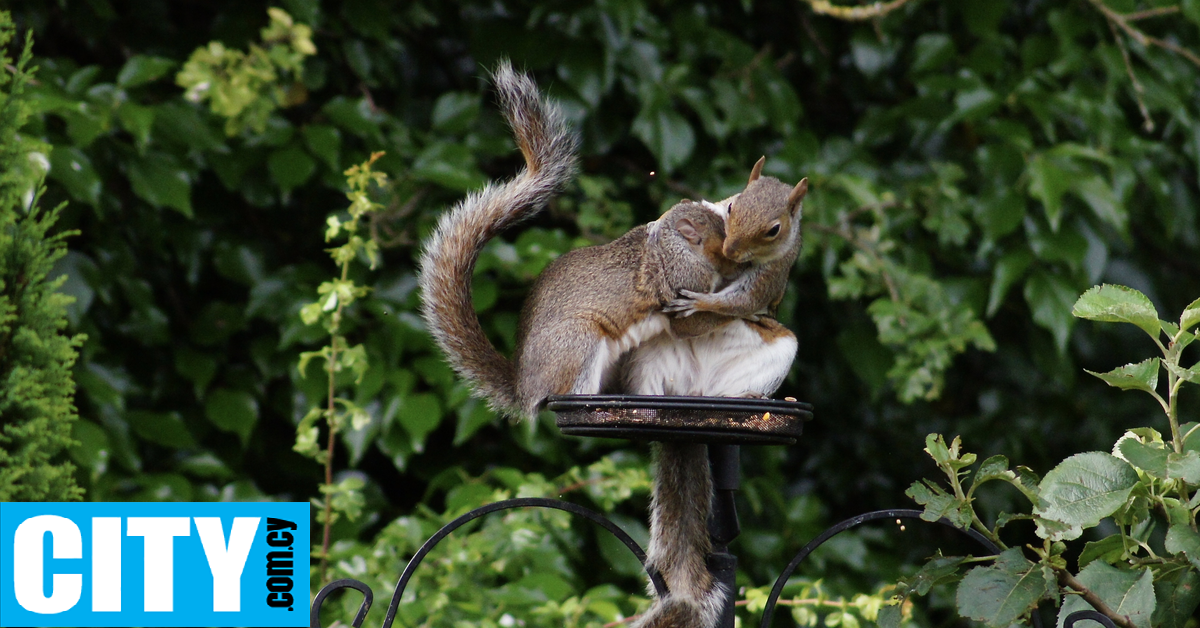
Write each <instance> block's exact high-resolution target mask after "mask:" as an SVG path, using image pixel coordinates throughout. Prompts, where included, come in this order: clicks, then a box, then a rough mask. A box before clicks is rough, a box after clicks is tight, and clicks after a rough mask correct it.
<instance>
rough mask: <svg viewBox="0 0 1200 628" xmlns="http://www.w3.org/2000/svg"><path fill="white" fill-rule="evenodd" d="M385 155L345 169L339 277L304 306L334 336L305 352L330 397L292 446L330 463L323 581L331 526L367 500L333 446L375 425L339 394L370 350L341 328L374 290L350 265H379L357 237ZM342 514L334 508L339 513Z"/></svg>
mask: <svg viewBox="0 0 1200 628" xmlns="http://www.w3.org/2000/svg"><path fill="white" fill-rule="evenodd" d="M382 156H383V153H381V152H377V153H372V154H371V157H370V158H369V159H368V160H367V161H366V162H364V163H362V164H360V165H356V166H351V167H350V168H349V169H348V170H346V181H347V183H349V186H350V191H349V192H348V193H347V194H346V196H347V198H349V199H350V201H351V202H350V208H349V210H348V211H349V215H350V219H349V220H347V221H345V222H343V221H342V220H341V219H340V218H338V217H337V216H330V217H329V219H328V220H327V221H326V224H327V225H328V228H327V229H326V231H325V241H326V242H329V241H331V240H333V239H334V238H336V237H338V236H340V235H341V234H343V233H344V234H346V235H347V236H348V238H347V241H346V243H345V244H343V245H341V246H338V247H335V248H332V249H329V254H330V256H331V257H332V258H333V260H334V262H336V263H337V265H338V268H339V271H340V273H339V275H338V277H337V278H336V279H334V280H333V281H327V282H324V283H322V284H321V285H320V287H319V288H317V293H318V294H319V295H320V298H319V299H318V300H317V301H315V302H313V303H309V304H308V305H305V306H304V307H303V308H302V309H301V310H300V318H301V319H302V320H303V321H304V324H305V325H315V324H318V323H320V324H321V325H322V326H323V327H324V328H325V331H326V332H327V333H328V334H329V344H328V345H325V346H324V347H321V348H320V349H318V350H316V351H306V352H304V353H302V354H300V361H299V364H298V368H299V369H300V375H301V376H302V377H306V376H307V373H308V364H309V362H310V361H311V360H312V359H313V358H322V359H323V360H324V361H325V374H326V377H327V381H328V385H327V396H326V400H325V407H324V409H322V408H321V407H320V406H313V407H312V408H310V409H309V411H308V413H307V414H305V415H304V418H303V419H301V421H300V424H299V425H298V426H297V427H296V444H295V446H294V447H293V449H295V450H296V451H297V452H300V453H302V454H304V455H306V456H309V457H310V458H313V459H315V460H316V461H317V462H318V463H321V464H322V465H324V467H325V482H324V483H323V484H322V485H321V494H322V495H324V498H323V499H322V501H321V503H319V504H318V505H319V507H320V509H321V510H320V512H319V514H318V515H317V522H318V523H320V524H322V526H323V528H324V530H323V534H322V541H321V549H320V551H319V552H314V554H316V555H318V556H320V557H321V568H320V579H321V581H322V582H323V581H324V580H325V571H326V568H327V566H328V561H329V543H330V528H331V527H332V526H333V522H334V521H335V519H336V518H337V514H338V513H344V514H346V516H348V517H349V518H350V519H351V520H353V519H355V518H357V517H358V514H359V513H360V512H361V510H362V503H363V498H362V495H361V494H360V493H359V490H360V489H361V488H362V486H363V482H362V480H361V479H359V478H347V479H345V480H343V481H342V482H340V483H338V484H334V483H333V446H334V442H335V438H336V436H337V434H338V432H340V431H342V430H343V429H345V428H346V427H347V425H349V426H350V428H351V429H355V430H359V429H362V428H363V427H365V426H366V425H367V424H368V423H370V415H369V414H367V411H366V410H364V409H363V408H361V407H359V406H358V404H357V403H355V402H354V401H353V400H351V399H347V398H345V397H339V396H337V385H338V381H337V380H338V374H339V373H341V372H343V371H349V372H351V373H353V374H354V376H355V379H354V384H355V385H358V384H360V383H362V378H363V375H364V374H365V373H366V370H367V353H366V349H365V348H364V347H363V346H362V345H361V344H360V345H355V346H353V347H351V346H349V343H348V342H347V340H346V337H345V336H344V335H342V332H341V327H342V322H343V318H344V316H345V312H346V308H347V307H349V306H350V305H351V304H352V303H354V302H355V301H356V300H358V299H360V298H362V297H364V296H366V295H367V293H368V292H369V291H370V289H369V288H367V287H365V286H358V285H356V284H355V283H354V281H353V280H351V279H350V265H351V263H352V262H354V260H356V259H358V258H359V256H360V255H365V256H366V258H367V259H368V261H369V262H370V267H371V268H372V269H374V268H375V265H376V263H377V262H378V256H379V248H378V246H377V245H376V244H375V241H374V240H371V239H364V238H363V237H362V236H361V235H358V230H359V226H360V221H361V220H362V219H363V218H364V217H365V216H367V214H369V213H371V212H373V211H376V210H377V209H379V208H380V207H382V205H380V204H379V203H376V202H374V201H372V200H371V199H370V196H369V195H368V193H369V191H370V187H371V184H372V183H373V184H375V185H377V186H382V185H383V184H384V183H385V182H386V181H387V176H386V175H384V174H383V173H382V172H373V171H372V170H371V165H372V164H374V163H375V161H376V160H377V159H379V158H380V157H382ZM318 419H324V420H325V423H326V425H327V426H328V430H327V431H328V434H327V439H326V445H325V449H324V451H322V450H321V449H320V447H319V446H318V445H317V441H318V438H319V430H318V428H317V425H316V422H317V420H318ZM335 510H336V511H337V512H334V511H335Z"/></svg>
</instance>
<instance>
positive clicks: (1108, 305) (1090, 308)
mask: <svg viewBox="0 0 1200 628" xmlns="http://www.w3.org/2000/svg"><path fill="white" fill-rule="evenodd" d="M1071 314H1074V315H1075V316H1077V317H1079V318H1085V319H1088V320H1093V321H1104V322H1110V323H1132V324H1134V325H1137V326H1138V327H1140V328H1142V330H1143V331H1145V332H1146V333H1147V334H1150V336H1151V337H1152V338H1155V339H1157V338H1158V334H1159V332H1160V331H1161V330H1162V326H1161V325H1160V323H1159V322H1158V311H1157V310H1155V309H1154V304H1153V303H1151V302H1150V299H1148V298H1147V297H1146V295H1144V294H1142V293H1141V292H1138V291H1137V290H1134V289H1133V288H1126V287H1125V286H1114V285H1111V284H1104V285H1102V286H1096V287H1094V288H1091V289H1090V290H1088V291H1087V292H1084V293H1083V295H1082V296H1080V297H1079V300H1078V301H1076V302H1075V307H1074V308H1072V309H1071Z"/></svg>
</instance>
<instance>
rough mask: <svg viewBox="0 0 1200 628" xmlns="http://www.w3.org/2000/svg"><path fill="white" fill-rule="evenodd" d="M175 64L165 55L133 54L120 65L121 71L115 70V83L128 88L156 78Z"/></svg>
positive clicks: (163, 74)
mask: <svg viewBox="0 0 1200 628" xmlns="http://www.w3.org/2000/svg"><path fill="white" fill-rule="evenodd" d="M175 65H176V63H175V60H174V59H167V58H166V57H153V56H148V55H134V56H132V57H130V58H129V60H128V61H126V62H125V65H123V66H121V71H119V72H117V85H119V86H121V87H125V88H129V87H137V86H138V85H143V84H145V83H149V82H151V81H155V80H158V79H159V78H162V77H163V76H165V75H166V74H167V73H168V72H170V71H171V69H172V68H174V67H175Z"/></svg>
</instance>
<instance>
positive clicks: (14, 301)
mask: <svg viewBox="0 0 1200 628" xmlns="http://www.w3.org/2000/svg"><path fill="white" fill-rule="evenodd" d="M13 35H14V28H13V23H12V19H11V18H10V17H9V16H8V15H7V14H0V67H4V68H11V70H6V71H5V72H4V73H3V74H0V501H15V500H44V501H70V500H75V499H79V498H80V496H81V495H82V491H81V490H80V488H79V486H77V485H76V483H75V478H74V467H73V466H72V465H71V464H70V463H69V462H65V461H63V460H61V459H60V458H61V455H60V454H61V453H62V451H63V450H64V449H66V448H67V447H68V446H70V445H72V444H74V443H73V441H72V440H71V423H72V421H74V420H75V418H76V417H75V405H74V403H73V397H74V394H75V391H74V388H75V387H74V382H72V381H71V367H72V365H73V364H74V363H75V358H76V356H77V353H76V349H77V348H78V346H79V345H80V344H81V343H82V342H83V338H82V337H81V336H68V335H64V334H63V333H62V329H63V328H64V327H66V325H67V320H66V314H65V306H66V304H67V303H69V302H70V301H71V299H70V297H67V296H64V295H62V294H58V293H57V292H56V290H57V289H58V287H59V286H60V285H61V284H62V279H61V278H60V279H52V278H50V277H48V274H49V273H50V269H51V268H52V267H53V265H54V262H55V261H56V260H58V259H59V258H61V257H62V256H63V255H64V254H65V253H66V245H65V244H64V243H63V238H64V237H66V236H67V235H70V234H69V233H66V232H60V233H58V234H57V235H53V236H49V237H48V236H47V232H48V231H50V230H51V229H52V227H53V226H54V223H55V221H56V220H57V219H58V210H59V209H61V207H60V208H57V209H55V210H52V211H44V210H43V209H42V207H41V205H40V203H39V202H38V200H39V199H38V197H39V196H40V195H41V193H42V190H43V188H42V185H41V182H42V178H43V177H44V176H45V172H46V157H45V154H44V152H43V151H45V147H44V146H42V145H41V144H40V143H39V142H37V141H36V140H33V139H31V138H28V137H25V136H23V134H22V133H20V132H19V130H20V128H21V127H22V126H23V125H24V123H25V121H26V119H27V118H28V116H29V106H28V103H27V102H26V101H25V99H24V97H23V92H24V90H25V88H26V86H27V84H28V82H29V80H30V75H29V72H30V68H29V62H30V59H31V58H32V43H33V42H32V41H30V40H29V39H26V40H25V41H24V45H23V46H21V47H20V48H19V50H20V52H19V53H18V54H17V58H16V59H12V58H9V56H8V54H7V51H8V46H9V44H10V42H12V40H13Z"/></svg>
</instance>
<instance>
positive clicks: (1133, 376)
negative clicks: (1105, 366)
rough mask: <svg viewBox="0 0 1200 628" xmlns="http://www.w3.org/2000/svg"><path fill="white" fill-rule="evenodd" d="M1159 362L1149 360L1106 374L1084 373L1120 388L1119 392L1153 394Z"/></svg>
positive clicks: (1153, 359)
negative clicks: (1133, 391)
mask: <svg viewBox="0 0 1200 628" xmlns="http://www.w3.org/2000/svg"><path fill="white" fill-rule="evenodd" d="M1161 362H1162V358H1150V359H1148V360H1143V361H1141V362H1138V363H1137V364H1126V365H1125V366H1119V367H1117V368H1115V369H1113V370H1111V371H1109V372H1107V373H1096V372H1094V371H1088V370H1087V369H1084V371H1087V372H1088V373H1089V374H1091V375H1095V376H1096V377H1099V378H1100V379H1102V380H1104V381H1105V383H1107V384H1108V385H1109V386H1113V387H1115V388H1120V389H1121V390H1144V391H1146V392H1154V389H1155V387H1157V386H1158V370H1159V365H1160V364H1161Z"/></svg>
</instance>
